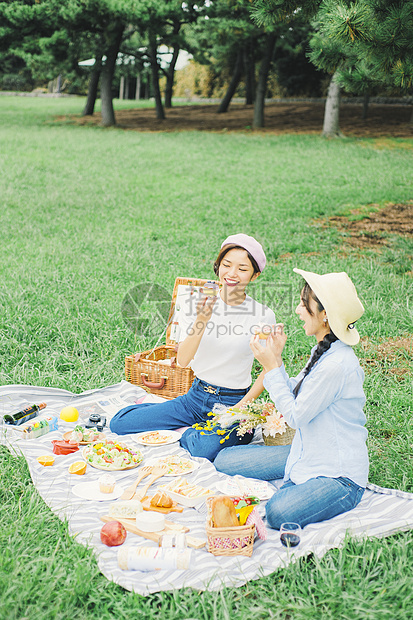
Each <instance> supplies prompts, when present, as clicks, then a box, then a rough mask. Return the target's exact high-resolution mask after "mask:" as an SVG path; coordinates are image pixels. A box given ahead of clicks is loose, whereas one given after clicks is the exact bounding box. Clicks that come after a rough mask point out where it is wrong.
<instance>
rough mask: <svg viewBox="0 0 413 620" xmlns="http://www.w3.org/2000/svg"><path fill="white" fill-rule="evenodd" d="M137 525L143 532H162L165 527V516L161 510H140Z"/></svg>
mask: <svg viewBox="0 0 413 620" xmlns="http://www.w3.org/2000/svg"><path fill="white" fill-rule="evenodd" d="M136 527H137V528H139V529H140V530H142V532H161V531H162V530H164V529H165V517H164V515H163V514H161V513H160V512H151V511H148V512H140V513H138V514H137V515H136Z"/></svg>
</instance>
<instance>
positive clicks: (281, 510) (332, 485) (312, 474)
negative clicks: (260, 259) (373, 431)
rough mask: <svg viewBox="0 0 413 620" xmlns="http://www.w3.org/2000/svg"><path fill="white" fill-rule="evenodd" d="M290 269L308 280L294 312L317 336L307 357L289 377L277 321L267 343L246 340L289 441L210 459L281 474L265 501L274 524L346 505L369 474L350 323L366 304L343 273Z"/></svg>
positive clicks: (266, 476)
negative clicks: (286, 427) (289, 429)
mask: <svg viewBox="0 0 413 620" xmlns="http://www.w3.org/2000/svg"><path fill="white" fill-rule="evenodd" d="M294 271H295V272H296V273H298V274H300V275H302V276H303V278H304V280H305V285H304V288H303V290H302V292H301V300H300V303H299V305H298V306H297V309H296V313H297V314H298V315H299V317H300V319H301V320H302V321H304V330H305V333H306V334H307V336H315V337H316V338H317V343H318V344H317V345H316V346H315V347H314V348H313V350H312V354H311V358H310V360H309V362H308V363H307V365H306V366H305V368H304V369H303V370H302V371H301V373H300V374H299V375H298V376H297V377H296V378H294V379H293V378H290V377H289V376H288V374H287V372H286V370H285V368H284V366H283V363H282V359H281V354H282V351H283V348H284V345H285V343H286V340H287V336H286V335H285V333H284V330H283V326H282V325H277V326H275V329H274V332H273V334H272V335H271V336H270V337H269V338H268V340H267V344H266V346H265V347H264V346H262V345H261V344H260V342H259V341H258V339H257V338H256V337H253V338H252V339H251V349H252V351H253V353H254V355H255V357H256V358H257V359H258V360H259V362H260V363H261V364H262V365H263V367H264V371H265V373H266V374H265V379H264V386H265V387H266V388H267V390H268V392H269V394H270V396H271V399H272V400H273V401H274V403H275V405H276V407H277V409H278V411H279V412H280V413H281V414H282V415H283V416H284V418H285V421H286V422H287V423H288V424H289V425H290V426H291V427H292V428H295V429H296V433H295V436H294V439H293V442H292V445H291V446H263V445H259V444H253V445H250V446H245V447H243V446H240V447H229V448H226V449H225V450H223V451H222V452H220V454H219V455H218V456H217V458H216V459H215V462H214V465H215V466H216V468H217V469H218V470H219V471H222V472H224V473H227V474H230V475H235V474H241V475H244V476H248V477H253V478H258V479H261V480H276V479H283V484H282V486H281V488H280V490H279V491H278V492H276V493H275V494H274V495H273V496H272V498H271V499H270V500H269V501H268V502H267V505H266V516H267V521H268V524H269V525H270V527H272V528H275V529H279V528H280V526H281V524H282V523H283V522H287V521H289V522H291V521H292V522H296V523H299V524H300V525H301V527H304V526H305V525H307V524H309V523H316V522H319V521H324V520H326V519H331V518H332V517H334V516H336V515H338V514H341V513H343V512H347V511H348V510H351V509H352V508H354V507H355V506H357V504H358V503H359V502H360V500H361V498H362V495H363V492H364V488H365V486H366V484H367V476H368V455H367V447H366V439H367V430H366V428H365V422H366V418H365V415H364V413H363V406H364V403H365V396H364V392H363V380H364V373H363V370H362V369H361V367H360V364H359V362H358V360H357V357H356V356H355V354H354V352H353V350H352V348H351V347H352V346H353V345H355V344H357V342H358V341H359V335H358V332H357V330H356V328H355V325H354V324H355V322H356V321H357V319H359V318H360V317H361V315H362V314H363V312H364V308H363V306H362V304H361V302H360V300H359V298H358V296H357V292H356V289H355V287H354V285H353V283H352V281H351V280H350V278H349V277H348V275H347V274H346V273H344V272H342V273H327V274H325V275H318V274H316V273H312V272H309V271H303V270H302V269H294Z"/></svg>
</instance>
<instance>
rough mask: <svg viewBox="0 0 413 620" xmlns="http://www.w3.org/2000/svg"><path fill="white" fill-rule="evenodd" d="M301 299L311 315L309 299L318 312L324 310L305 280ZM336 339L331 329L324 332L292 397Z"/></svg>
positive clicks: (295, 395)
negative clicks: (314, 303) (313, 302)
mask: <svg viewBox="0 0 413 620" xmlns="http://www.w3.org/2000/svg"><path fill="white" fill-rule="evenodd" d="M301 299H302V302H303V304H304V307H305V309H306V310H307V312H309V314H311V316H313V315H314V312H313V311H312V310H311V308H310V299H314V301H315V302H316V304H317V310H318V312H322V311H323V310H324V306H323V304H322V303H321V301H320V300H319V299H318V297H316V295H315V294H314V291H313V289H312V288H311V287H310V285H309V284H308V283H307V282H306V283H305V285H304V288H303V290H302V292H301ZM336 340H338V338H337V336H336V335H335V334H334V333H333V332H332V331H331V329H330V331H329V333H328V334H326V335H325V336H324V338H323V339H322V340H320V342H319V343H318V345H317V348H316V349H315V350H314V353H313V354H312V356H311V358H310V360H309V362H308V363H307V365H306V367H305V368H304V376H303V378H302V379H300V381H299V382H298V383H297V385H296V386H295V388H294V390H293V394H294V398H297V395H298V392H299V391H300V387H301V384H302V382H303V381H304V379H305V378H306V376H307V375H308V373H309V372H310V370H311V369H312V368H313V366H314V365H315V364H316V362H318V360H319V359H320V357H321V356H322V355H323V353H325V352H326V351H328V350H329V348H330V347H331V345H332V344H333V342H335V341H336Z"/></svg>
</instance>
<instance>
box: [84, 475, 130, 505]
mask: <svg viewBox="0 0 413 620" xmlns="http://www.w3.org/2000/svg"><path fill="white" fill-rule="evenodd" d="M123 491H124V489H123V487H120V486H119V485H118V484H116V485H115V488H114V489H113V491H112V493H102V492H101V491H100V490H99V482H98V481H97V480H96V481H95V482H81V483H80V484H76V486H74V487H73V489H72V492H73V493H74V494H75V495H76V496H77V497H81V498H82V499H91V500H94V501H98V502H106V501H108V500H110V499H111V500H114V499H118V498H119V497H120V496H121V495H122V493H123Z"/></svg>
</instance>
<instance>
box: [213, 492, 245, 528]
mask: <svg viewBox="0 0 413 620" xmlns="http://www.w3.org/2000/svg"><path fill="white" fill-rule="evenodd" d="M211 510H212V519H213V522H214V527H234V526H235V525H239V521H238V517H237V513H236V511H235V507H234V504H233V501H232V499H231V498H230V497H227V496H225V495H224V496H220V497H215V498H214V499H213V500H212V502H211Z"/></svg>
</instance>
